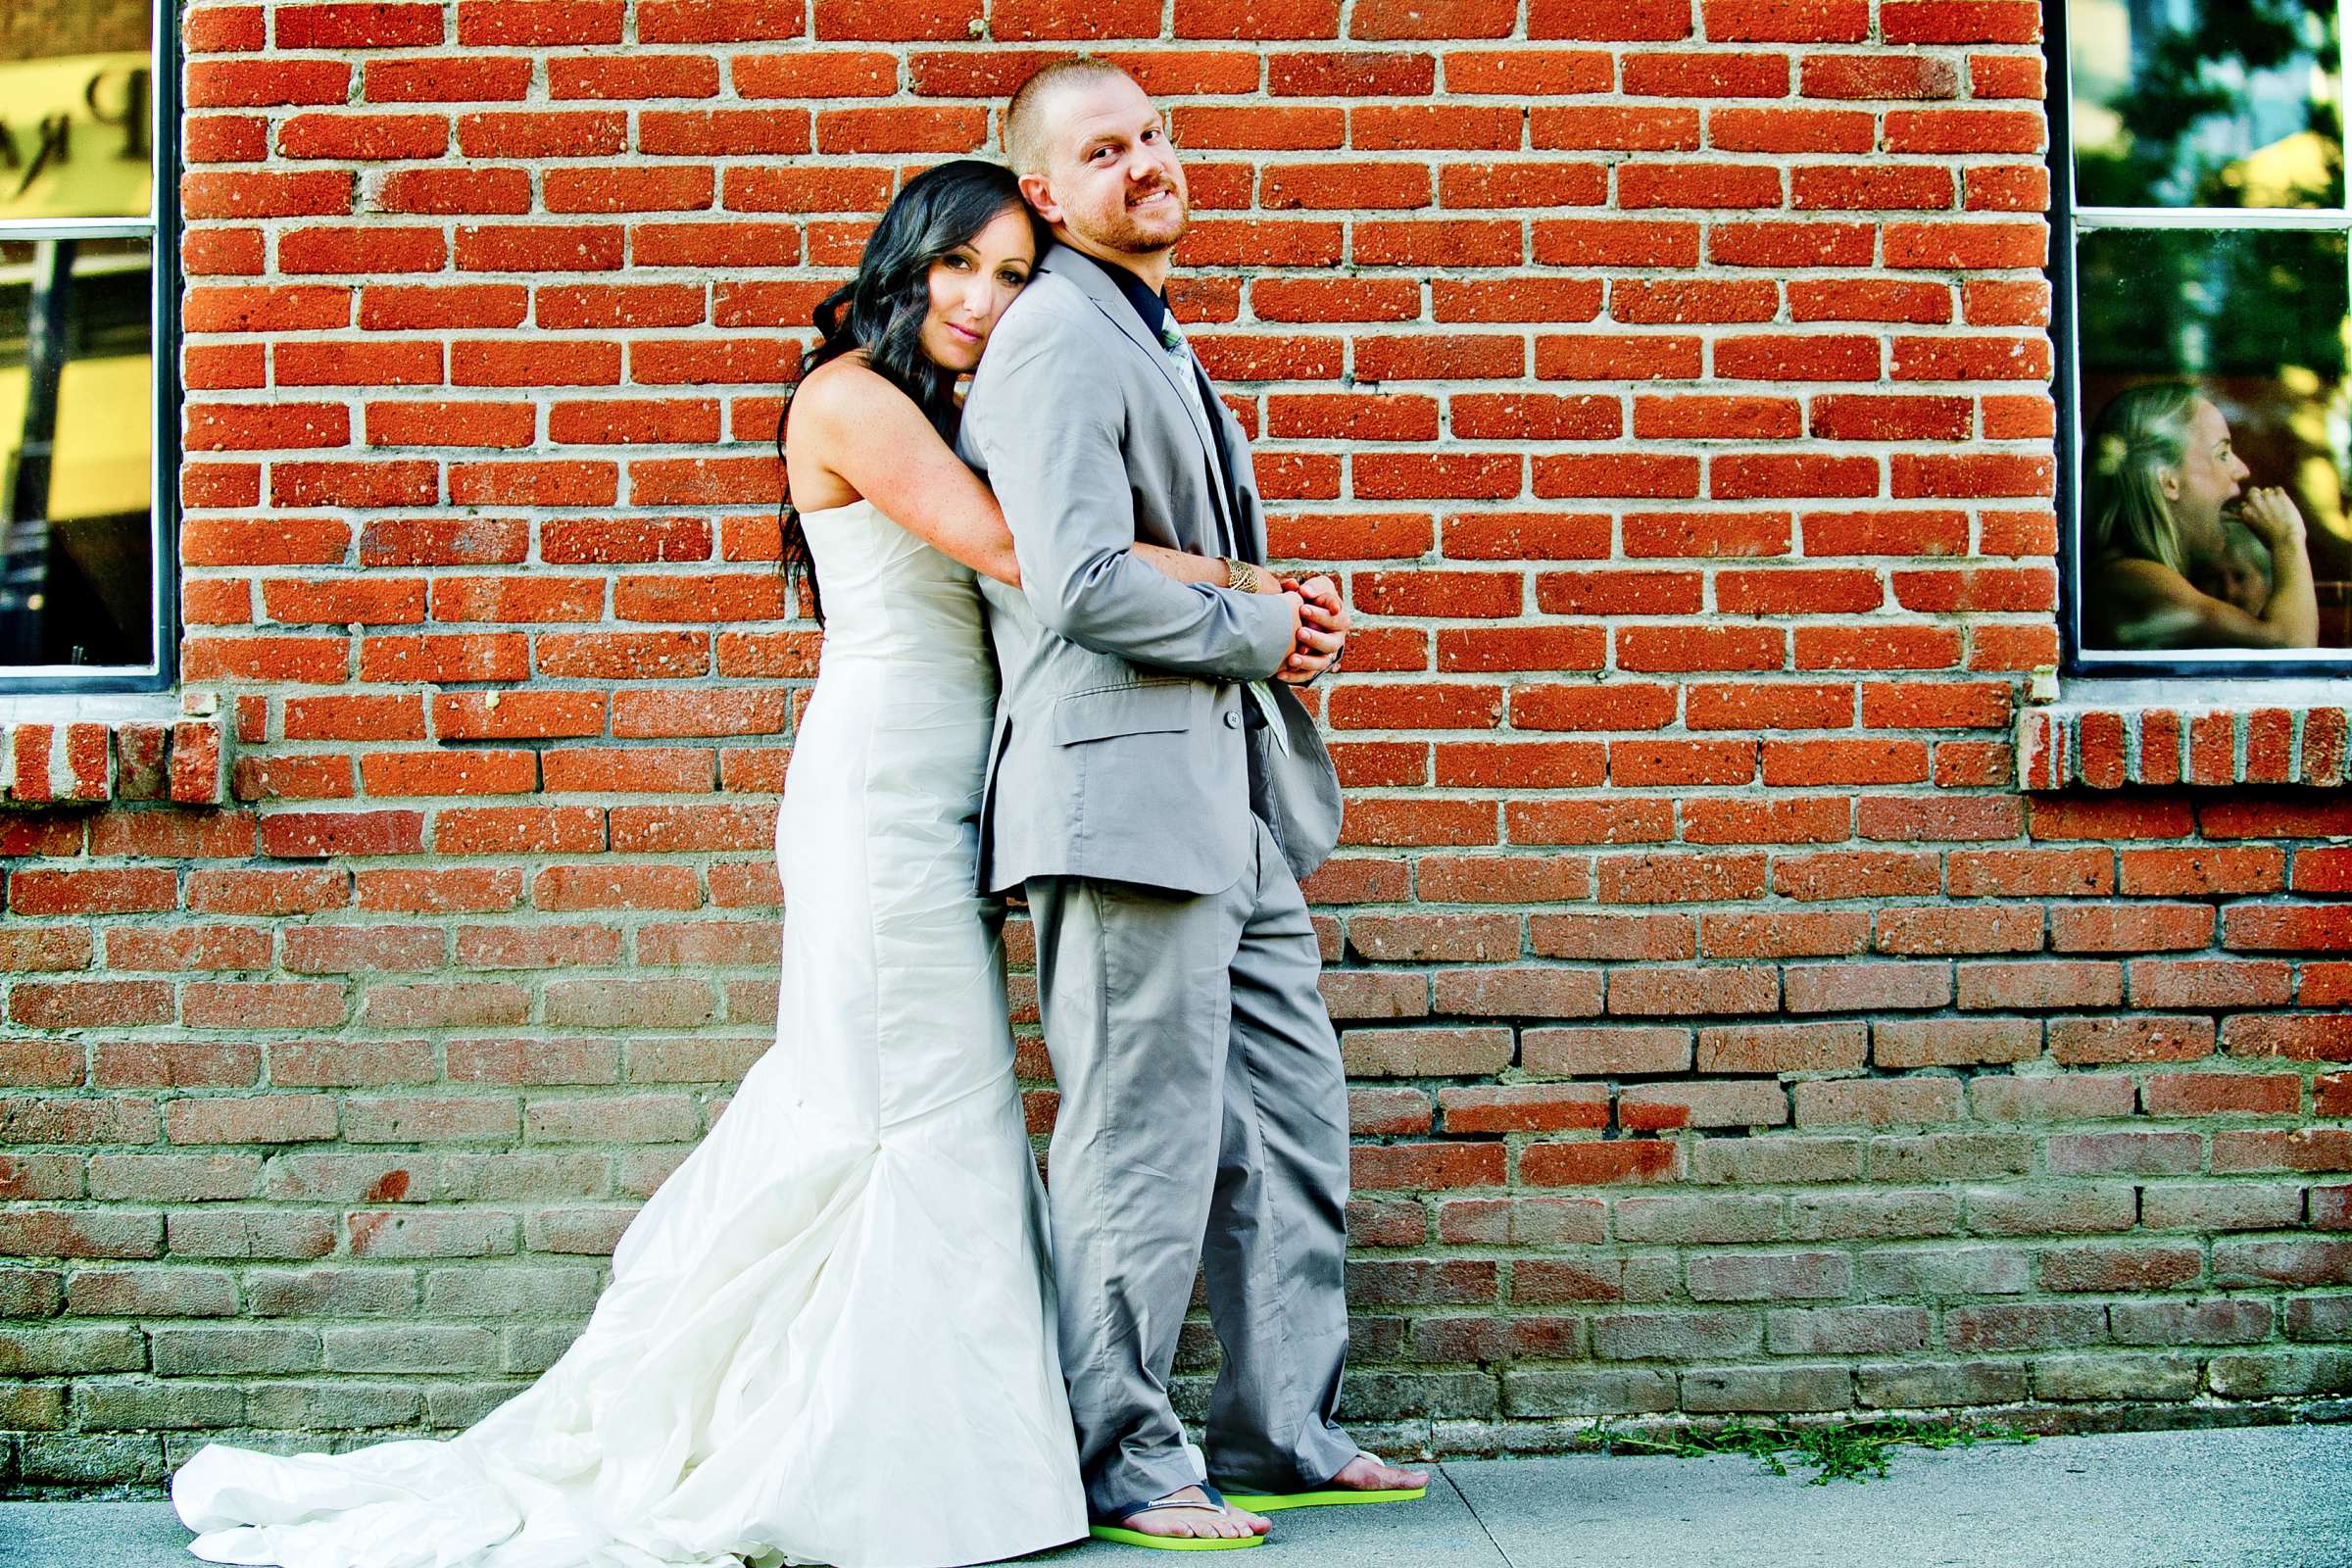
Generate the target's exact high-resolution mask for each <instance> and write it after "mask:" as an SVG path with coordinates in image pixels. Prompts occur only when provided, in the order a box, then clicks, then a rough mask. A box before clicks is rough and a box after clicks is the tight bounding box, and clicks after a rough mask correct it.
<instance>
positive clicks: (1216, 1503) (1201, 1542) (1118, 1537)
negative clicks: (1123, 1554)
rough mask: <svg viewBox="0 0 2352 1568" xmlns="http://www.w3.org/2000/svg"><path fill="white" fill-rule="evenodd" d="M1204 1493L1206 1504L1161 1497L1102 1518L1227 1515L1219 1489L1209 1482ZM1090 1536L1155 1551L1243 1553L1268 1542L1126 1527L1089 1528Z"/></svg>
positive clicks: (1251, 1537)
mask: <svg viewBox="0 0 2352 1568" xmlns="http://www.w3.org/2000/svg"><path fill="white" fill-rule="evenodd" d="M1200 1486H1201V1491H1202V1492H1204V1493H1206V1494H1207V1495H1208V1499H1209V1500H1207V1501H1206V1502H1195V1501H1194V1500H1193V1499H1192V1498H1190V1497H1184V1498H1174V1497H1159V1498H1155V1499H1153V1500H1152V1501H1149V1502H1135V1503H1129V1504H1128V1505H1127V1506H1125V1507H1123V1508H1114V1509H1112V1510H1111V1511H1110V1512H1109V1513H1107V1514H1104V1515H1103V1518H1105V1519H1132V1518H1134V1517H1135V1516H1136V1515H1137V1514H1139V1513H1148V1512H1150V1511H1151V1510H1152V1509H1154V1508H1197V1509H1199V1510H1200V1511H1201V1512H1202V1513H1223V1512H1224V1511H1225V1498H1224V1497H1223V1495H1220V1494H1219V1493H1218V1491H1217V1489H1216V1488H1214V1487H1212V1486H1209V1485H1207V1484H1206V1483H1205V1482H1203V1483H1200ZM1179 1490H1181V1489H1179ZM1086 1533H1087V1534H1088V1535H1090V1536H1092V1537H1093V1538H1094V1539H1095V1540H1097V1541H1115V1542H1117V1543H1118V1544H1120V1545H1122V1546H1147V1547H1150V1548H1151V1549H1152V1550H1153V1551H1239V1550H1241V1549H1243V1548H1244V1547H1248V1546H1262V1545H1264V1544H1266V1538H1265V1537H1263V1536H1260V1535H1247V1536H1154V1535H1150V1534H1148V1533H1146V1532H1144V1531H1141V1530H1129V1529H1127V1528H1125V1527H1124V1526H1121V1525H1112V1524H1089V1525H1088V1526H1087V1527H1086Z"/></svg>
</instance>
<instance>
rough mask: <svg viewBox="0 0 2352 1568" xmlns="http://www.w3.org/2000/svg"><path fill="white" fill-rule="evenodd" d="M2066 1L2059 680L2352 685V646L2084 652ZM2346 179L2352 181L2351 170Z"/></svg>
mask: <svg viewBox="0 0 2352 1568" xmlns="http://www.w3.org/2000/svg"><path fill="white" fill-rule="evenodd" d="M2068 3H2069V0H2050V3H2049V4H2047V5H2045V6H2043V7H2042V57H2043V74H2042V80H2043V83H2044V86H2043V98H2044V108H2045V110H2046V114H2047V119H2048V122H2049V152H2048V154H2047V155H2046V156H2047V160H2048V164H2049V172H2050V211H2049V229H2050V240H2049V245H2050V259H2049V265H2048V267H2047V268H2046V269H2045V270H2046V271H2047V273H2048V275H2049V279H2050V359H2051V370H2052V374H2051V385H2050V396H2051V399H2052V401H2053V402H2054V403H2055V404H2056V408H2057V421H2056V422H2057V440H2056V442H2055V447H2056V457H2057V466H2058V472H2057V484H2056V489H2055V494H2054V496H2053V503H2054V505H2055V507H2056V510H2057V515H2058V598H2059V605H2058V646H2059V662H2058V670H2059V674H2060V675H2061V676H2063V677H2067V678H2073V679H2082V680H2158V679H2172V680H2199V679H2229V680H2240V679H2247V678H2255V679H2274V680H2278V679H2302V680H2309V679H2312V678H2313V677H2315V676H2316V677H2321V678H2332V679H2339V680H2345V681H2352V648H2346V649H2343V650H2340V651H2339V652H2338V653H2337V654H2336V655H2335V656H2334V657H2332V658H2323V657H2320V656H2319V655H2318V653H2317V652H2316V651H2313V650H2305V649H2293V650H2281V651H2279V652H2278V653H2275V654H2272V655H2270V656H2268V657H2263V658H2230V657H2228V655H2227V654H2226V653H2225V654H2222V655H2218V656H2214V657H2207V658H2200V659H2182V658H2178V657H2166V656H2165V654H2164V653H2161V652H2159V653H2156V654H2140V655H2133V654H2127V653H2120V652H2118V651H2116V650H2112V649H2087V650H2086V649H2084V648H2083V647H2082V554H2081V552H2082V519H2081V516H2080V511H2079V509H2080V507H2081V505H2082V483H2081V469H2082V430H2083V421H2082V410H2081V407H2080V404H2081V397H2082V388H2081V374H2080V371H2081V361H2082V345H2081V343H2080V342H2078V341H2077V339H2076V335H2075V329H2076V319H2075V318H2076V311H2075V282H2076V278H2075V240H2076V228H2075V143H2074V123H2073V115H2074V99H2075V78H2074V66H2073V61H2072V59H2071V56H2070V53H2069V50H2068V35H2067V10H2068ZM2337 14H2338V23H2337V25H2338V28H2339V30H2343V29H2345V28H2346V27H2348V26H2352V0H2338V5H2337ZM2345 36H2346V42H2347V46H2348V47H2352V32H2346V33H2345ZM2342 80H2343V83H2344V89H2345V90H2346V91H2348V92H2352V73H2346V74H2345V75H2344V77H2343V78H2342ZM2347 130H2352V124H2348V125H2347ZM2347 173H2348V177H2352V170H2348V172H2347ZM2345 200H2346V204H2347V210H2348V211H2352V189H2348V190H2347V192H2346V196H2345ZM2322 211H2327V212H2333V211H2334V209H2331V208H2330V209H2322ZM2151 226H2154V225H2151ZM2177 226H2181V227H2193V226H2195V225H2193V224H2180V225H2177ZM2249 226H2251V225H2249ZM2279 226H2286V225H2279ZM2306 226H2317V225H2306ZM2344 226H2345V228H2346V230H2347V232H2352V218H2347V219H2346V221H2345V225H2344ZM2246 652H2250V651H2246ZM2086 655H2087V656H2089V657H2085V656H2086Z"/></svg>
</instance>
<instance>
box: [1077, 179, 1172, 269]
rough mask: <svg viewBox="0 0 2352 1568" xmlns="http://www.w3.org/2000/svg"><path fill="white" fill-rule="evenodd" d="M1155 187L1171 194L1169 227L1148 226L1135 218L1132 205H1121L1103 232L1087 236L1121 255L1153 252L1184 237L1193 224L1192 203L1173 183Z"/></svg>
mask: <svg viewBox="0 0 2352 1568" xmlns="http://www.w3.org/2000/svg"><path fill="white" fill-rule="evenodd" d="M1155 190H1164V191H1166V192H1167V193H1168V194H1169V195H1170V196H1172V197H1174V198H1175V203H1176V221H1175V223H1174V224H1173V225H1172V226H1171V227H1167V228H1158V227H1149V228H1148V227H1146V226H1145V225H1144V224H1143V223H1140V222H1138V221H1136V219H1135V217H1134V214H1133V209H1132V207H1122V208H1121V209H1120V210H1119V215H1118V217H1117V218H1116V219H1114V220H1113V221H1111V223H1110V224H1109V225H1108V226H1107V227H1106V228H1105V230H1104V231H1103V232H1102V233H1099V234H1090V235H1088V236H1087V237H1088V238H1089V239H1092V240H1093V241H1094V242H1095V243H1096V244H1098V245H1102V246H1104V247H1106V248H1108V249H1110V250H1114V251H1117V252H1119V253H1120V254H1121V255H1125V256H1150V255H1152V254H1153V253H1154V252H1158V251H1164V250H1168V249H1170V248H1172V247H1173V246H1174V245H1175V244H1176V242H1177V241H1178V240H1180V239H1182V238H1184V236H1185V234H1186V232H1187V231H1188V230H1190V229H1191V228H1192V226H1193V211H1192V204H1191V203H1190V202H1188V201H1187V200H1186V199H1185V194H1184V192H1183V191H1181V190H1179V189H1177V188H1176V187H1175V186H1174V185H1169V184H1163V185H1159V186H1157V187H1155ZM1145 194H1146V195H1152V194H1154V191H1147V192H1145Z"/></svg>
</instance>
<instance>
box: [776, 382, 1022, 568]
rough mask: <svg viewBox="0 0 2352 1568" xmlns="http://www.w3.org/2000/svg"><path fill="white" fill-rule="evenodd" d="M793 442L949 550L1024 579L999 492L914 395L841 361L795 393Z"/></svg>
mask: <svg viewBox="0 0 2352 1568" xmlns="http://www.w3.org/2000/svg"><path fill="white" fill-rule="evenodd" d="M804 421H805V422H804ZM786 439H787V440H791V441H799V440H806V441H808V442H809V447H807V448H806V449H804V450H805V451H806V452H807V453H808V454H809V456H811V457H814V458H815V459H816V460H817V462H818V464H819V466H822V467H823V468H825V469H826V470H827V471H828V472H831V473H833V474H835V475H837V476H839V478H840V479H841V481H842V482H843V483H844V484H847V485H848V486H849V487H850V488H851V489H852V490H855V491H857V492H858V495H860V496H862V497H864V498H865V499H866V500H868V501H871V502H872V503H873V504H874V505H875V506H876V507H878V508H879V509H881V512H882V515H884V516H886V517H888V518H890V520H891V521H893V522H895V523H897V524H898V525H899V526H900V527H902V528H904V529H906V530H907V532H908V533H910V534H913V535H914V536H915V537H916V538H918V539H920V540H922V541H923V542H924V543H925V544H927V545H929V546H931V547H932V548H933V549H935V550H937V551H939V552H940V553H941V554H942V555H945V556H951V557H953V558H954V559H956V560H957V561H960V562H962V563H963V564H965V565H967V566H969V567H971V568H972V569H973V570H974V571H977V572H981V573H984V574H985V575H987V576H991V577H994V578H996V579H997V580H998V581H999V582H1002V583H1008V584H1011V585H1013V586H1015V587H1018V586H1019V585H1020V580H1021V568H1020V565H1019V564H1018V563H1016V562H1015V561H1014V559H1013V554H1012V530H1011V529H1009V528H1007V527H1005V514H1004V513H1002V512H1001V511H999V510H998V509H997V498H996V497H995V496H993V495H991V494H990V493H989V489H988V486H987V485H986V484H984V483H982V482H981V479H980V476H979V475H978V474H976V473H974V472H972V470H971V469H970V468H967V467H965V466H964V464H963V460H962V459H961V458H958V457H957V456H956V453H955V450H954V449H953V448H952V447H950V446H949V445H948V443H947V442H946V441H944V440H942V439H941V438H940V434H939V432H938V431H937V430H935V429H933V428H932V427H931V421H930V420H929V419H926V418H924V417H923V411H922V410H920V409H918V408H916V407H915V405H914V401H913V399H911V398H909V397H907V394H906V393H904V392H901V391H900V390H899V389H898V388H897V387H895V386H893V385H891V383H890V382H888V381H887V380H884V379H883V378H882V377H881V376H879V375H877V374H875V373H874V372H873V371H871V370H869V369H867V368H865V367H863V366H861V365H857V364H852V363H848V362H842V361H836V362H835V364H833V365H830V366H827V367H825V368H823V369H822V370H818V371H816V372H813V373H812V374H811V375H810V376H809V380H808V381H807V382H805V383H804V384H803V385H802V387H801V389H800V390H799V391H798V392H796V393H794V394H793V408H792V422H791V425H790V427H789V430H788V434H787V436H786Z"/></svg>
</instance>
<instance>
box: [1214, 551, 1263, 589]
mask: <svg viewBox="0 0 2352 1568" xmlns="http://www.w3.org/2000/svg"><path fill="white" fill-rule="evenodd" d="M1222 559H1223V561H1224V563H1225V586H1226V587H1228V588H1232V589H1235V590H1237V591H1239V592H1241V593H1246V594H1257V593H1264V592H1265V575H1264V573H1262V572H1260V571H1259V570H1258V569H1257V567H1256V566H1255V565H1254V564H1251V563H1250V562H1247V561H1244V560H1242V559H1241V558H1240V557H1239V556H1226V557H1223V558H1222Z"/></svg>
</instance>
